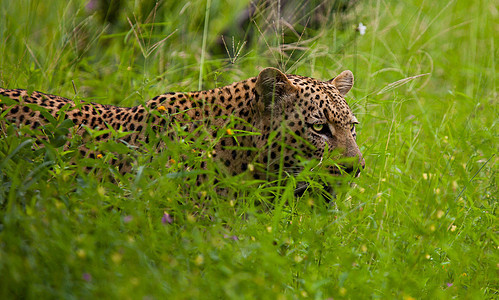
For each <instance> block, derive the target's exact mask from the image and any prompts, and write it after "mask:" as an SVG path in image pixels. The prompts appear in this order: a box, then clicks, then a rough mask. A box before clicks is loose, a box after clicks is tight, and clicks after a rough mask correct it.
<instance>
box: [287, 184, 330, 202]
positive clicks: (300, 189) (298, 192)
mask: <svg viewBox="0 0 499 300" xmlns="http://www.w3.org/2000/svg"><path fill="white" fill-rule="evenodd" d="M309 187H310V184H308V183H307V182H299V183H298V184H297V187H296V189H295V191H294V195H295V197H296V198H301V197H303V195H304V194H305V192H306V191H307V190H308V189H309ZM323 189H324V190H323V191H321V195H322V196H323V197H324V199H325V200H326V202H328V203H334V199H335V198H336V195H335V193H334V189H333V188H332V187H331V185H329V184H325V185H324V186H323Z"/></svg>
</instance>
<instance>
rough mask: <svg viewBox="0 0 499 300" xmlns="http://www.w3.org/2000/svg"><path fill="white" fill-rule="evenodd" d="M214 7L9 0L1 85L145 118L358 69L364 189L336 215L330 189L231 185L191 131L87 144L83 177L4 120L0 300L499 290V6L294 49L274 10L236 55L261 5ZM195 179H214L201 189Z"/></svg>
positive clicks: (322, 33)
mask: <svg viewBox="0 0 499 300" xmlns="http://www.w3.org/2000/svg"><path fill="white" fill-rule="evenodd" d="M91 3H93V2H91ZM207 3H209V1H208V2H207V1H185V2H184V1H177V2H172V1H165V2H160V4H159V5H153V4H149V3H148V2H146V1H144V2H140V1H136V2H134V3H133V4H132V3H131V2H130V3H127V4H123V5H124V7H123V8H122V12H121V15H120V17H119V18H118V21H117V22H116V23H113V24H111V25H105V24H103V23H102V22H101V21H100V19H99V15H98V14H97V13H95V11H93V10H92V7H90V6H89V4H88V3H87V2H85V1H70V2H64V1H45V2H40V1H2V2H1V3H0V14H1V18H0V41H1V42H0V86H2V87H6V88H16V87H20V88H27V89H29V90H40V91H44V92H49V93H53V94H58V95H61V96H66V97H68V98H71V99H75V100H76V101H79V100H87V101H95V102H100V103H107V104H115V105H124V106H131V105H137V104H140V103H144V101H146V100H148V99H150V98H152V97H153V96H155V95H158V94H160V93H164V92H166V91H189V90H196V89H197V88H198V86H201V87H202V88H203V89H207V88H212V87H215V86H222V85H225V84H228V83H231V82H233V81H237V80H241V79H245V78H248V77H251V76H256V75H257V74H258V71H259V70H261V69H262V68H263V67H267V66H279V67H280V68H281V69H283V70H286V71H288V72H292V73H296V74H301V75H306V76H310V77H316V78H321V79H330V78H332V77H334V76H335V75H337V74H339V72H341V71H342V70H344V69H351V70H352V71H353V72H354V75H355V77H356V82H355V86H354V89H353V90H352V91H351V92H350V93H349V95H348V97H347V100H348V101H349V103H350V106H351V107H352V109H353V111H354V112H355V113H356V114H357V117H358V119H359V120H360V124H359V127H358V144H359V146H360V148H361V151H362V152H363V153H364V156H365V160H366V169H365V170H364V171H363V172H362V175H361V177H359V178H356V179H353V181H354V182H355V186H349V185H346V184H343V185H338V186H337V189H336V197H335V199H334V203H328V202H327V201H326V199H325V197H324V196H323V195H322V194H321V191H320V188H319V191H317V192H312V193H307V194H305V195H304V196H303V197H302V198H295V197H294V196H293V193H292V191H293V188H294V185H293V184H294V182H295V181H294V180H292V179H290V180H288V182H287V183H284V184H283V185H282V186H275V185H270V184H268V183H266V182H265V181H263V182H254V181H251V180H249V179H248V178H247V177H245V176H244V175H238V176H226V175H223V174H221V173H220V172H216V170H217V168H218V166H217V163H216V162H214V161H211V160H210V159H209V157H204V158H200V157H199V156H198V155H197V154H194V153H192V149H201V150H203V149H205V150H209V147H210V145H207V144H206V142H205V141H203V139H201V138H200V139H197V138H196V137H191V136H188V135H187V134H186V133H183V132H182V129H180V128H179V129H178V134H179V135H183V136H184V137H185V138H184V139H183V141H170V140H168V139H167V138H166V137H161V136H158V137H156V138H157V139H161V140H162V141H164V143H165V144H166V146H167V147H166V148H167V149H166V150H164V151H162V152H161V153H156V152H155V149H153V145H154V142H155V141H151V143H150V144H145V145H144V147H143V149H141V151H140V152H137V151H131V150H128V149H123V148H120V146H119V145H120V144H119V143H118V142H113V141H111V142H109V143H106V144H104V145H100V144H96V143H90V144H89V146H90V147H94V148H95V149H98V150H99V151H100V152H101V153H103V154H104V155H103V157H102V159H77V164H76V165H74V164H72V162H73V161H74V160H75V158H73V156H74V154H73V153H72V152H70V151H63V150H62V148H58V147H55V146H54V145H50V144H47V146H46V147H45V148H41V149H35V150H33V149H32V147H31V146H32V144H33V140H32V139H31V136H32V132H30V131H29V130H28V129H26V128H24V129H20V131H19V130H18V129H16V128H13V127H12V126H6V127H4V129H3V131H2V137H1V139H0V169H1V171H0V207H1V209H0V274H1V275H0V296H1V298H6V299H7V298H40V297H42V298H54V297H57V298H96V297H99V298H109V297H110V298H131V299H135V298H144V297H148V298H164V297H175V298H270V299H275V298H279V299H285V298H317V299H323V298H330V297H332V298H352V299H358V298H360V299H362V298H404V299H416V298H432V299H433V298H442V299H448V298H452V297H459V298H494V297H497V294H498V286H499V282H498V279H497V269H498V265H497V262H498V261H499V255H498V251H497V250H498V247H499V244H498V238H497V228H498V227H497V225H498V222H497V195H498V191H497V177H496V175H497V145H498V138H497V133H498V132H497V116H498V113H497V98H498V95H497V79H496V74H497V62H496V55H497V49H496V45H497V38H496V36H497V34H496V32H497V29H498V28H497V24H498V14H499V12H498V10H497V5H495V3H494V1H486V0H478V1H461V0H455V1H445V2H442V1H422V0H410V1H389V0H372V1H364V2H362V3H359V4H358V5H357V6H355V7H354V8H352V9H350V10H349V11H347V12H346V13H335V14H333V15H332V16H331V18H330V19H329V20H328V21H327V22H325V23H324V24H323V26H322V27H320V28H318V29H316V30H312V31H309V32H305V31H297V33H298V40H295V43H294V44H292V45H289V44H283V40H284V41H285V39H283V34H282V32H283V31H282V30H281V29H282V28H281V27H279V26H281V25H282V24H281V25H279V26H277V27H276V26H274V25H273V24H272V22H268V19H266V18H265V16H266V15H265V13H268V11H267V10H269V9H271V8H264V7H262V10H261V11H259V12H258V14H259V15H258V18H257V19H256V20H255V22H254V23H253V25H252V26H254V29H253V32H254V34H255V36H256V38H255V39H254V40H253V42H251V43H246V44H244V46H242V45H243V43H242V41H241V40H239V39H238V37H235V38H234V46H232V38H231V37H226V42H227V43H226V44H227V52H228V53H227V54H226V55H223V56H217V55H214V54H212V53H214V52H215V51H213V50H212V49H213V48H214V47H216V46H215V41H216V39H217V37H218V34H219V33H220V32H222V31H223V29H224V28H225V27H226V26H229V24H232V22H233V21H234V19H235V18H236V15H237V14H236V13H235V12H237V11H241V10H242V9H244V7H245V3H243V2H242V1H222V0H212V1H211V7H207ZM208 15H209V16H210V18H209V20H208V19H207V16H208ZM205 20H206V22H205ZM359 22H362V23H363V24H365V25H366V26H367V31H366V34H365V35H360V34H359V32H357V31H356V30H355V27H356V26H357V25H358V23H359ZM206 28H208V30H205V29H206ZM302 33H303V34H302ZM203 41H205V42H203ZM285 42H286V41H285ZM204 43H206V46H203V45H204ZM241 47H242V48H241ZM286 47H287V48H286ZM284 48H285V49H294V50H287V51H286V52H282V49H284ZM234 50H235V51H234ZM212 51H213V52H212ZM291 52H293V53H292V54H291ZM236 53H239V55H236ZM419 75H421V76H419ZM51 126H53V127H52V128H53V132H54V133H55V137H57V135H58V134H59V136H63V135H64V132H65V131H64V126H65V125H64V124H62V123H60V122H54V124H52V125H51ZM58 132H59V133H58ZM120 151H121V152H123V153H124V154H125V155H129V156H131V157H134V158H135V160H136V163H135V164H134V170H133V171H132V172H130V173H129V174H125V175H120V174H117V173H116V172H115V170H114V169H113V168H112V167H110V166H109V165H108V164H107V161H108V160H109V159H110V158H111V156H112V155H113V153H116V152H120ZM200 160H203V161H206V162H208V167H207V168H206V169H200V168H196V167H198V166H199V164H200V162H201V161H200ZM172 161H174V162H175V163H172ZM186 166H190V167H191V168H190V170H192V172H191V173H188V172H186ZM84 167H92V168H93V169H94V171H92V172H90V173H88V172H85V171H84ZM195 172H206V173H207V174H208V175H209V177H210V180H208V181H207V182H205V183H203V184H201V185H196V184H195V182H194V181H195V175H196V174H197V173H195ZM299 176H301V177H299V178H297V179H296V180H302V179H303V180H308V181H310V182H311V183H312V184H315V185H318V182H320V180H319V179H320V178H323V179H324V178H325V179H326V180H328V181H330V182H332V181H334V180H335V179H334V178H329V177H328V176H326V175H325V174H320V173H319V174H314V173H313V172H304V173H303V174H301V175H299ZM215 179H216V181H215ZM337 180H340V181H343V180H341V179H337ZM346 180H352V179H351V178H347V179H346ZM215 182H216V183H215ZM214 184H217V185H220V186H223V187H226V190H227V191H228V192H227V194H226V195H220V194H217V193H215V192H214V190H213V185H214Z"/></svg>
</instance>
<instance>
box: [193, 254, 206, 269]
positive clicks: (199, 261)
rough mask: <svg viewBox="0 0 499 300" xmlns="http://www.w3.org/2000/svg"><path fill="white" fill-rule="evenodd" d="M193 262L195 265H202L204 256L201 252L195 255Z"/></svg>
mask: <svg viewBox="0 0 499 300" xmlns="http://www.w3.org/2000/svg"><path fill="white" fill-rule="evenodd" d="M194 263H195V264H196V266H200V265H202V264H203V263H204V257H203V256H202V255H201V254H199V255H198V256H196V259H195V260H194Z"/></svg>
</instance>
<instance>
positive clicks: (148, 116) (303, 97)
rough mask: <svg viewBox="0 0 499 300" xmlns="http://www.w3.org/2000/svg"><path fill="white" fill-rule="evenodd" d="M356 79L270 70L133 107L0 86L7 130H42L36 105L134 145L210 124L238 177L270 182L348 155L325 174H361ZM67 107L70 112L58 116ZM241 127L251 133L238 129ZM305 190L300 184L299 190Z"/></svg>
mask: <svg viewBox="0 0 499 300" xmlns="http://www.w3.org/2000/svg"><path fill="white" fill-rule="evenodd" d="M353 83H354V76H353V73H352V72H351V71H350V70H345V71H343V72H341V73H340V74H339V75H337V76H336V77H334V78H332V79H330V80H326V81H322V80H318V79H314V78H311V77H305V76H301V75H293V74H285V73H283V72H282V71H280V70H279V69H277V68H272V67H268V68H265V69H263V70H261V71H260V72H259V74H258V76H256V77H252V78H249V79H246V80H243V81H239V82H235V83H232V84H230V85H227V86H224V87H218V88H214V89H211V90H203V91H196V92H167V93H164V94H161V95H158V96H156V97H154V98H152V99H150V100H148V101H146V102H144V103H143V104H140V105H136V106H133V107H121V106H115V105H106V104H99V103H93V102H83V101H82V102H80V103H75V101H73V100H70V99H68V98H64V97H61V96H56V95H51V94H45V93H42V92H38V91H33V92H28V91H27V90H25V89H4V88H0V95H2V96H4V97H7V98H9V99H11V100H13V101H14V103H11V104H7V103H5V101H2V102H0V109H1V112H2V116H3V117H2V119H0V124H2V131H4V125H5V124H6V123H8V124H15V125H16V126H18V127H19V126H28V127H30V128H32V129H33V128H39V127H43V126H45V125H46V124H47V123H48V120H47V117H48V116H47V115H46V114H43V113H42V112H41V111H40V110H38V109H36V107H42V108H43V109H45V110H46V111H47V112H48V113H50V115H51V116H52V117H54V118H56V117H60V116H62V117H63V118H65V119H69V120H71V121H72V123H73V124H74V130H73V131H72V134H76V135H84V133H85V131H86V130H87V129H88V128H90V129H92V130H104V129H108V128H112V129H114V130H121V131H122V132H126V133H127V134H126V135H125V136H124V137H122V138H121V139H120V141H121V142H123V143H126V145H129V146H130V145H131V146H135V147H141V145H143V143H144V142H148V140H149V139H148V137H149V134H150V131H151V130H152V131H153V132H155V133H157V134H160V135H161V134H166V135H168V136H169V137H171V138H173V139H175V138H178V137H175V136H172V135H171V129H172V127H173V126H174V125H175V124H176V125H178V124H181V125H182V126H184V128H187V129H186V130H187V131H190V132H194V131H195V130H196V129H197V128H199V126H204V128H206V130H207V137H208V138H211V139H212V140H213V141H215V144H214V147H213V151H212V153H211V155H212V156H213V158H214V159H215V160H216V161H217V162H218V163H219V164H220V165H221V166H222V167H223V168H224V169H225V170H226V171H227V172H228V173H230V174H233V175H236V174H240V173H244V172H249V173H251V175H252V176H253V178H255V179H264V178H266V179H268V178H269V174H271V175H272V174H277V173H278V172H279V170H284V171H285V172H286V174H292V176H294V175H296V174H299V172H300V171H301V170H302V169H303V163H302V162H303V160H315V161H317V165H320V164H323V163H324V162H325V161H326V160H330V159H347V160H346V162H343V163H341V164H336V163H334V164H330V165H328V166H327V167H326V168H327V172H329V173H331V174H334V175H338V176H341V174H348V173H349V174H353V175H354V176H358V175H359V174H360V171H361V170H362V169H363V168H364V167H365V160H364V158H363V155H362V153H361V151H360V149H359V146H358V145H357V142H356V138H357V134H356V125H357V124H358V123H359V121H358V120H357V118H356V117H355V115H354V114H353V112H352V110H351V109H350V106H349V105H348V104H347V101H346V100H345V95H346V94H347V93H348V92H349V91H350V90H351V88H352V87H353ZM61 109H62V110H64V114H60V110H61ZM230 120H240V122H235V123H234V122H232V123H231V124H232V125H231V126H232V127H231V128H227V125H228V123H229V121H230ZM147 128H149V129H150V130H148V129H147ZM221 131H223V132H222V134H221V133H220V132H221ZM237 132H249V133H251V134H245V135H236V134H234V133H237ZM3 134H5V133H3ZM110 138H111V135H110V134H109V133H104V134H101V135H98V136H97V137H96V140H97V141H98V142H100V141H106V140H108V139H110ZM163 147H164V145H163ZM158 148H159V151H161V150H162V149H161V148H162V147H161V146H159V147H158ZM78 151H79V152H80V153H81V155H82V156H85V157H90V158H96V154H95V153H93V152H91V151H90V150H89V149H87V148H85V146H84V145H82V146H80V147H79V150H78ZM333 154H334V156H332V155H333ZM111 163H112V164H114V165H116V167H117V168H118V169H120V170H125V171H127V170H129V168H130V166H129V165H130V163H127V162H125V161H123V160H120V159H118V158H113V159H112V161H111ZM201 167H204V166H201ZM305 188H306V187H305V186H300V187H297V191H300V190H303V189H305Z"/></svg>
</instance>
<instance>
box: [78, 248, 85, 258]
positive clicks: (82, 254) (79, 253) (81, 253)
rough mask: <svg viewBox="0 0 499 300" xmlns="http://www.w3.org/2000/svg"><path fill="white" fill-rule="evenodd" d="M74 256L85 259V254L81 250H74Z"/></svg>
mask: <svg viewBox="0 0 499 300" xmlns="http://www.w3.org/2000/svg"><path fill="white" fill-rule="evenodd" d="M76 255H78V257H79V258H81V259H84V258H85V257H87V252H86V251H85V250H83V249H78V250H76Z"/></svg>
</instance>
